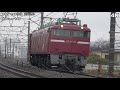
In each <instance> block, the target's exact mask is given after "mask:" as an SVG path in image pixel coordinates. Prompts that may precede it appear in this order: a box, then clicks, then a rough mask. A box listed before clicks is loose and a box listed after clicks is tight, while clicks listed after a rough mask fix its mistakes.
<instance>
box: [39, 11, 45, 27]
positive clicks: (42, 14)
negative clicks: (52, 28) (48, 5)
mask: <svg viewBox="0 0 120 90" xmlns="http://www.w3.org/2000/svg"><path fill="white" fill-rule="evenodd" d="M43 16H44V12H41V25H40V29H42V28H43V20H44V17H43Z"/></svg>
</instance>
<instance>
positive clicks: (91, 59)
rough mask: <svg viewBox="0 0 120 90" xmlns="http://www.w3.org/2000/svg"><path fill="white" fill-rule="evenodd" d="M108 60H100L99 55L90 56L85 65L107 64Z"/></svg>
mask: <svg viewBox="0 0 120 90" xmlns="http://www.w3.org/2000/svg"><path fill="white" fill-rule="evenodd" d="M107 62H108V60H106V59H105V58H101V57H100V56H99V55H97V54H90V55H89V57H88V58H87V63H91V64H98V63H100V64H107Z"/></svg>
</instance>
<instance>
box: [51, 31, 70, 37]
mask: <svg viewBox="0 0 120 90" xmlns="http://www.w3.org/2000/svg"><path fill="white" fill-rule="evenodd" d="M51 35H55V36H70V31H69V30H52V32H51Z"/></svg>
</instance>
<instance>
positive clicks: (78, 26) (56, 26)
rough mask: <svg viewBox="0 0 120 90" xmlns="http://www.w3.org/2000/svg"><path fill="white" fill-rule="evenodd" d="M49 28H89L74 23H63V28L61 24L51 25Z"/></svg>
mask: <svg viewBox="0 0 120 90" xmlns="http://www.w3.org/2000/svg"><path fill="white" fill-rule="evenodd" d="M51 29H68V30H84V31H90V29H89V28H88V27H87V26H84V27H83V26H80V25H74V24H63V28H62V27H61V24H59V25H53V26H52V27H51Z"/></svg>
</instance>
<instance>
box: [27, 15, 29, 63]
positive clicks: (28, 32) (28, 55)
mask: <svg viewBox="0 0 120 90" xmlns="http://www.w3.org/2000/svg"><path fill="white" fill-rule="evenodd" d="M27 60H28V61H29V60H30V16H29V20H28V52H27Z"/></svg>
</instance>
